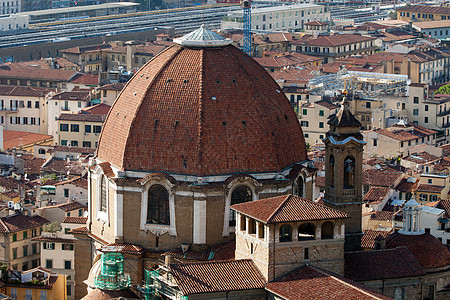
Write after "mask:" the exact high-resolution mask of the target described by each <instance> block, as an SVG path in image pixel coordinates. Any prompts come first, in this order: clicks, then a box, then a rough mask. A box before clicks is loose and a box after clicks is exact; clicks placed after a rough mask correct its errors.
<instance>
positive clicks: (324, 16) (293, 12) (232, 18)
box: [220, 3, 331, 31]
mask: <svg viewBox="0 0 450 300" xmlns="http://www.w3.org/2000/svg"><path fill="white" fill-rule="evenodd" d="M330 20H331V19H330V12H328V11H327V10H326V8H325V7H324V6H322V5H316V4H309V3H307V4H306V3H305V4H294V5H283V6H276V7H264V8H254V9H252V30H255V31H258V30H268V31H287V30H294V31H295V30H302V29H303V28H304V24H305V23H308V22H311V21H320V22H329V21H330ZM242 24H243V16H242V11H241V10H238V11H236V12H232V13H229V14H228V15H227V16H226V17H224V18H223V19H222V22H221V25H220V28H221V29H232V28H235V29H243V25H242Z"/></svg>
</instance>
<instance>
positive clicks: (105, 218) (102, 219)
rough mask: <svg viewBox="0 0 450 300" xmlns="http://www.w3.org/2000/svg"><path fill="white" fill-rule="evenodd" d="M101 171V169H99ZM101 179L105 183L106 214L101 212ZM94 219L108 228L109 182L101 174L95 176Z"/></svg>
mask: <svg viewBox="0 0 450 300" xmlns="http://www.w3.org/2000/svg"><path fill="white" fill-rule="evenodd" d="M99 169H100V171H101V168H99ZM103 177H104V178H105V182H106V199H105V201H106V212H104V211H101V206H100V203H101V197H102V190H101V189H102V181H103ZM96 219H97V220H98V221H100V222H102V223H104V224H105V225H107V226H109V180H108V177H106V175H105V174H103V172H101V173H100V174H97V209H96Z"/></svg>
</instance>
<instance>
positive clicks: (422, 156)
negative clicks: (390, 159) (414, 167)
mask: <svg viewBox="0 0 450 300" xmlns="http://www.w3.org/2000/svg"><path fill="white" fill-rule="evenodd" d="M438 158H439V157H437V156H434V155H432V154H429V153H428V152H420V153H414V154H411V155H408V156H406V157H403V158H402V160H407V161H411V162H414V163H418V164H423V163H426V162H430V161H434V160H437V159H438Z"/></svg>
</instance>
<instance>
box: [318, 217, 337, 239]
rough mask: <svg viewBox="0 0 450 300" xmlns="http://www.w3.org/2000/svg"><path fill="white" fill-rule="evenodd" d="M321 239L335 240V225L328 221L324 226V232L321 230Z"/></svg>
mask: <svg viewBox="0 0 450 300" xmlns="http://www.w3.org/2000/svg"><path fill="white" fill-rule="evenodd" d="M321 232H322V233H321V237H322V239H324V240H325V239H332V238H333V232H334V225H333V223H332V222H330V221H327V222H325V223H323V224H322V230H321Z"/></svg>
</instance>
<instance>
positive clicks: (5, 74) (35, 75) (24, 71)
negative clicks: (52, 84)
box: [0, 63, 77, 82]
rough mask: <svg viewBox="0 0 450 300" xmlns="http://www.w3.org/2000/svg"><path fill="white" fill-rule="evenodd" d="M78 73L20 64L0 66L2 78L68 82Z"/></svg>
mask: <svg viewBox="0 0 450 300" xmlns="http://www.w3.org/2000/svg"><path fill="white" fill-rule="evenodd" d="M76 73H77V72H76V71H73V70H59V69H41V68H33V67H25V66H23V65H22V64H20V63H6V64H3V65H2V66H0V78H17V79H47V80H52V81H66V82H68V81H69V80H70V78H72V76H74V75H75V74H76Z"/></svg>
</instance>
